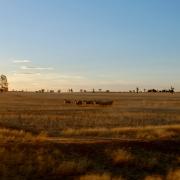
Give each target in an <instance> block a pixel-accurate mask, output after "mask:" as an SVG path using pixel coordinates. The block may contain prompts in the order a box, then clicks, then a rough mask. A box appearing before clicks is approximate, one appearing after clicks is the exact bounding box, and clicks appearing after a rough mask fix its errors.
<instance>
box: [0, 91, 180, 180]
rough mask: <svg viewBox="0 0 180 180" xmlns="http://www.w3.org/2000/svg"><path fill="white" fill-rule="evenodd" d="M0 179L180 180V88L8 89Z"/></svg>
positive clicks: (1, 123)
mask: <svg viewBox="0 0 180 180" xmlns="http://www.w3.org/2000/svg"><path fill="white" fill-rule="evenodd" d="M64 99H69V100H73V101H74V100H113V101H114V103H113V105H110V106H101V105H93V104H89V105H79V106H78V105H76V104H64V101H63V100H64ZM0 177H1V178H0V179H18V180H19V179H81V180H89V179H91V180H92V179H95V180H96V179H97V180H98V179H103V180H106V179H107V180H110V179H125V180H126V179H127V180H131V179H137V180H156V179H157V180H164V179H165V180H171V179H172V180H179V179H180V93H176V94H168V93H167V94H163V93H162V94H161V93H158V94H151V93H149V94H148V93H147V94H146V93H139V94H133V93H132V94H131V93H64V94H63V93H62V94H46V93H12V92H9V93H2V94H0Z"/></svg>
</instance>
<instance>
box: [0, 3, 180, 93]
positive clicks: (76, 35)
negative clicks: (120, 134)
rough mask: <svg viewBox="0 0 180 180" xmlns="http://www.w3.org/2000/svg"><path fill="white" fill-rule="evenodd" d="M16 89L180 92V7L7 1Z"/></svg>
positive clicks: (1, 43)
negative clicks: (156, 90) (174, 90)
mask: <svg viewBox="0 0 180 180" xmlns="http://www.w3.org/2000/svg"><path fill="white" fill-rule="evenodd" d="M0 73H1V74H5V75H7V76H8V80H9V83H10V88H11V89H28V90H35V89H40V88H45V89H63V90H65V89H67V88H74V89H75V90H79V89H80V88H82V89H92V88H95V89H99V88H102V89H110V90H118V91H119V90H129V89H135V88H136V87H137V86H138V87H140V88H142V89H144V88H146V89H147V88H169V87H170V86H171V85H172V86H174V87H175V88H176V90H177V89H178V90H180V1H179V0H173V1H172V0H0Z"/></svg>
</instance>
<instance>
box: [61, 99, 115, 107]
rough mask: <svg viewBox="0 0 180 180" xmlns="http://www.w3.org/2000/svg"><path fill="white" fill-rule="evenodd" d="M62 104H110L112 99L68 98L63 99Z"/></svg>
mask: <svg viewBox="0 0 180 180" xmlns="http://www.w3.org/2000/svg"><path fill="white" fill-rule="evenodd" d="M64 104H76V105H102V106H108V105H112V104H113V101H112V100H68V99H64Z"/></svg>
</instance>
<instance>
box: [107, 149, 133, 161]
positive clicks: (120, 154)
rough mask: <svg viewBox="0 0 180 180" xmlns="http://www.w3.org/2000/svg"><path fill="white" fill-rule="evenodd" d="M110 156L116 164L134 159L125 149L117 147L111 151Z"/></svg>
mask: <svg viewBox="0 0 180 180" xmlns="http://www.w3.org/2000/svg"><path fill="white" fill-rule="evenodd" d="M109 156H110V157H111V158H112V161H113V163H114V164H124V163H130V162H132V161H133V160H134V157H133V155H132V154H131V153H130V152H128V151H127V150H124V149H117V150H115V151H113V152H111V154H109Z"/></svg>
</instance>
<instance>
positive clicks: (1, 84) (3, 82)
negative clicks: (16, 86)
mask: <svg viewBox="0 0 180 180" xmlns="http://www.w3.org/2000/svg"><path fill="white" fill-rule="evenodd" d="M7 91H8V82H7V77H6V76H5V75H1V76H0V92H7Z"/></svg>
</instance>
